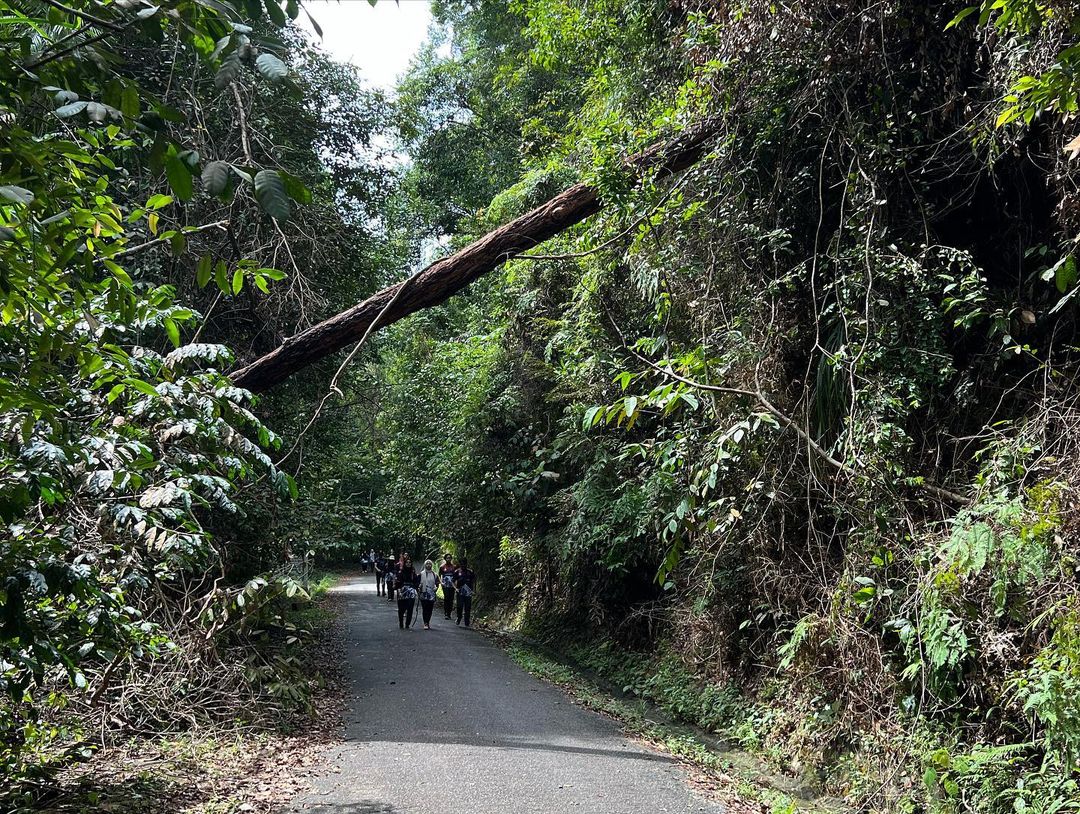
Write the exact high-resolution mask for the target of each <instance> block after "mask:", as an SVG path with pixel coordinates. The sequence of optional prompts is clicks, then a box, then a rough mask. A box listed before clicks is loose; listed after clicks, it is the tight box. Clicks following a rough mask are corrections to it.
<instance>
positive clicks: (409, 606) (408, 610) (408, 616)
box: [405, 599, 416, 627]
mask: <svg viewBox="0 0 1080 814" xmlns="http://www.w3.org/2000/svg"><path fill="white" fill-rule="evenodd" d="M415 607H416V600H415V599H406V600H405V627H412V615H413V608H415Z"/></svg>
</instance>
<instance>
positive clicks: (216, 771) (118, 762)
mask: <svg viewBox="0 0 1080 814" xmlns="http://www.w3.org/2000/svg"><path fill="white" fill-rule="evenodd" d="M332 578H335V577H334V575H327V579H328V580H329V579H332ZM342 601H343V600H342V599H341V598H339V597H337V596H324V597H322V598H320V599H319V600H318V607H319V610H320V613H321V615H322V616H323V617H324V618H325V619H326V623H325V624H324V625H323V626H322V629H320V630H319V631H318V632H317V635H316V637H315V638H314V640H313V641H312V642H311V644H310V646H309V647H308V649H307V651H306V652H305V663H306V665H307V666H308V669H309V671H310V674H311V675H313V676H316V677H318V679H319V680H318V681H317V682H316V688H315V691H314V694H313V695H312V697H311V698H310V699H309V700H310V704H309V708H308V709H306V710H305V709H297V710H294V711H293V712H292V713H290V714H288V715H286V716H285V717H281V715H280V711H275V712H273V714H270V713H269V712H267V713H263V712H262V711H260V710H248V711H247V712H249V713H250V715H249V720H248V721H247V722H246V723H245V724H243V725H239V724H222V725H221V726H220V727H209V726H207V727H203V728H200V729H196V730H191V731H186V732H176V733H167V732H166V733H159V734H157V735H155V736H152V737H137V738H132V739H130V740H129V741H127V742H125V743H120V744H114V745H109V746H106V747H104V748H100V749H98V750H97V751H96V752H94V754H93V755H92V757H90V759H89V760H87V761H86V762H84V763H81V764H76V765H74V766H73V767H71V768H70V769H68V770H66V771H64V772H63V773H61V775H60V776H59V777H58V778H57V779H56V780H55V782H53V783H51V784H50V787H49V788H48V789H45V790H44V791H43V794H42V800H41V802H40V803H39V804H37V805H36V806H34V807H33V808H32V809H29V810H33V811H47V812H54V813H55V814H90V813H91V812H111V813H112V814H160V813H161V812H164V811H169V812H177V813H178V814H181V813H182V814H271V812H276V811H280V810H281V808H282V806H283V805H285V804H287V803H288V802H289V801H290V800H291V799H292V798H293V797H294V796H295V795H296V794H297V793H299V792H300V791H301V790H303V789H305V788H307V786H308V785H309V784H310V778H311V777H312V776H314V775H315V774H317V773H318V771H319V769H318V767H319V766H321V762H322V761H321V759H322V754H323V753H324V752H325V751H326V750H327V749H328V748H329V747H330V746H331V745H332V744H333V743H335V742H336V741H337V740H338V739H339V738H340V736H341V721H342V710H343V706H344V696H343V693H342V691H341V685H342V680H341V675H342V674H341V670H340V667H341V664H342V660H343V656H342V653H343V650H344V643H343V641H342V639H341V632H342V631H341V626H340V625H339V624H338V623H337V621H336V620H337V619H340V617H341V611H340V610H339V607H338V606H339V605H341V603H342ZM9 810H10V811H18V812H21V811H24V810H27V809H19V808H15V809H5V807H4V806H3V804H0V812H2V813H3V814H8V811H9Z"/></svg>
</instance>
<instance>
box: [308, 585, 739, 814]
mask: <svg viewBox="0 0 1080 814" xmlns="http://www.w3.org/2000/svg"><path fill="white" fill-rule="evenodd" d="M334 590H335V591H336V592H338V593H343V594H345V596H346V611H345V612H346V614H347V618H346V620H345V623H346V631H347V637H348V645H347V655H346V658H347V662H348V663H347V665H346V668H347V671H348V675H349V677H350V687H349V689H348V709H347V711H346V715H345V740H344V742H343V743H342V744H341V745H340V746H337V747H335V748H334V750H333V751H332V752H331V753H330V754H329V756H328V758H327V761H326V767H325V769H324V771H323V773H322V774H321V775H320V776H318V777H317V778H315V779H314V781H313V785H312V788H311V790H310V791H309V792H307V793H306V794H304V795H302V796H301V797H299V798H298V799H297V800H295V801H294V802H293V804H292V805H291V807H290V808H289V809H288V810H289V811H292V812H306V814H428V812H437V813H438V814H443V812H446V813H447V814H450V813H451V812H453V814H458V812H460V813H461V814H511V813H512V814H558V812H573V813H574V814H594V813H595V814H599V812H603V813H604V814H668V813H669V812H670V814H675V813H676V812H679V813H680V814H681V813H682V812H722V811H723V810H724V809H723V807H722V806H721V805H720V804H718V803H714V802H710V801H708V800H706V799H704V798H702V797H700V796H699V795H698V794H696V793H695V792H694V791H692V790H691V789H690V787H689V786H688V785H687V784H686V782H685V780H684V777H683V772H682V769H681V768H680V766H679V765H678V763H676V762H675V761H673V760H672V759H671V758H669V757H668V756H666V755H663V754H660V753H657V752H653V751H650V750H648V749H646V748H644V747H642V746H640V745H638V744H635V743H632V742H630V741H628V740H627V739H626V738H625V737H623V736H622V734H621V733H620V732H619V729H618V727H617V726H616V725H615V724H614V723H613V722H611V721H609V720H608V719H606V718H603V717H601V716H599V715H597V714H595V713H592V712H589V711H588V710H584V709H581V708H580V707H577V706H574V705H572V704H570V702H569V701H568V699H567V697H566V695H564V694H563V693H562V691H560V690H559V689H558V688H556V687H553V686H551V685H549V684H545V683H544V682H542V681H540V680H539V679H536V678H534V677H532V676H531V675H529V674H528V673H526V672H525V671H524V670H522V669H521V668H519V667H518V666H517V665H516V664H514V663H513V662H512V661H511V660H510V659H509V658H508V657H507V656H506V654H505V653H503V652H502V650H500V649H499V648H498V647H497V646H496V645H494V644H493V643H492V642H490V641H489V640H488V639H487V638H486V637H485V636H484V635H482V634H481V633H479V632H478V631H476V630H467V629H465V628H464V627H460V628H459V627H457V626H456V625H455V624H454V622H453V621H446V620H445V619H444V618H443V614H442V608H441V605H436V608H435V616H434V618H433V619H432V630H430V631H428V630H424V629H423V625H422V624H420V623H419V622H417V623H416V624H415V627H414V629H412V630H400V629H399V628H398V622H397V610H396V603H395V605H391V604H390V603H388V602H387V601H386V600H385V599H381V598H379V597H376V595H375V583H374V578H373V577H371V576H360V577H352V578H349V579H348V580H346V581H345V582H343V583H342V584H341V585H339V586H338V587H337V588H335V589H334ZM417 604H418V605H419V603H417ZM418 610H419V608H418Z"/></svg>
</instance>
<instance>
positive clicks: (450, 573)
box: [439, 553, 457, 619]
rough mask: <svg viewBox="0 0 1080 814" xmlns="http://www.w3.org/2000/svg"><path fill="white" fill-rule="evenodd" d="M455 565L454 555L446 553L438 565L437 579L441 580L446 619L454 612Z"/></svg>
mask: <svg viewBox="0 0 1080 814" xmlns="http://www.w3.org/2000/svg"><path fill="white" fill-rule="evenodd" d="M456 573H457V566H456V565H454V555H453V554H449V553H448V554H446V556H445V557H444V558H443V564H442V565H440V566H439V581H440V582H442V594H443V614H444V615H445V616H446V618H447V619H449V618H450V614H451V613H453V612H454V574H456Z"/></svg>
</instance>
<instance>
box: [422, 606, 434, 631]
mask: <svg viewBox="0 0 1080 814" xmlns="http://www.w3.org/2000/svg"><path fill="white" fill-rule="evenodd" d="M420 608H421V610H422V611H423V613H424V626H425V627H426V626H427V625H430V624H431V612H432V611H433V610H435V600H434V599H421V600H420Z"/></svg>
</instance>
